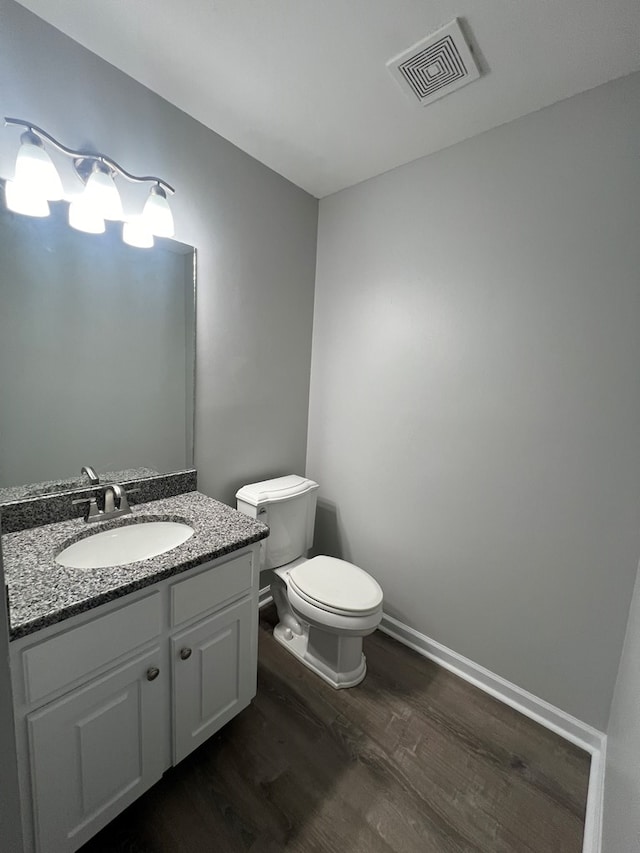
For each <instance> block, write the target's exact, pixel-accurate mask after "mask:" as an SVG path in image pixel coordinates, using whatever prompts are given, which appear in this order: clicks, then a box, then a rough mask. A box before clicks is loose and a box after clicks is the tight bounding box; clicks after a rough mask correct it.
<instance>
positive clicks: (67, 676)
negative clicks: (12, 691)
mask: <svg viewBox="0 0 640 853" xmlns="http://www.w3.org/2000/svg"><path fill="white" fill-rule="evenodd" d="M161 631H162V608H161V605H160V594H159V593H158V592H154V593H152V594H151V595H148V596H146V597H145V598H142V599H140V600H139V601H136V602H134V603H133V604H128V605H127V606H126V607H121V608H120V609H119V610H113V611H112V612H111V613H107V614H106V615H105V616H100V617H99V618H98V619H93V620H91V621H90V622H86V623H85V624H84V625H80V626H79V627H77V628H72V629H71V630H70V631H65V632H64V633H63V634H58V635H57V636H55V637H52V638H51V639H48V640H45V641H44V642H43V643H40V644H39V645H37V646H31V648H29V649H27V650H26V651H25V652H24V653H23V655H22V662H23V667H24V679H25V687H26V695H27V701H28V702H29V703H30V704H31V703H33V702H36V701H37V700H38V699H42V698H43V697H45V696H48V695H49V694H50V693H53V692H54V691H55V690H59V689H60V688H62V687H65V686H66V685H67V684H72V683H73V682H74V681H76V680H77V679H79V678H82V677H83V676H85V675H89V674H93V672H95V670H98V669H100V667H102V666H104V665H105V664H108V663H109V662H110V661H112V660H116V659H117V658H119V657H120V656H121V655H124V654H126V653H127V652H130V651H132V650H133V649H136V648H137V647H138V646H141V645H143V643H146V642H148V641H150V640H153V639H154V638H155V637H157V636H159V635H160V633H161Z"/></svg>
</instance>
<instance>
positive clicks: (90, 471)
mask: <svg viewBox="0 0 640 853" xmlns="http://www.w3.org/2000/svg"><path fill="white" fill-rule="evenodd" d="M80 473H81V474H86V475H87V477H88V478H89V482H90V483H91V485H92V486H97V485H98V484H99V483H100V477H98V475H97V474H96V471H95V468H92V467H91V465H83V466H82V471H80Z"/></svg>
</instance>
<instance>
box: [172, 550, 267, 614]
mask: <svg viewBox="0 0 640 853" xmlns="http://www.w3.org/2000/svg"><path fill="white" fill-rule="evenodd" d="M252 582H253V578H252V569H251V554H242V556H240V557H236V558H235V559H234V560H229V561H228V562H226V563H222V564H221V565H218V566H214V567H213V568H211V569H208V570H207V571H204V572H201V573H200V574H199V575H196V576H195V577H193V578H189V579H188V580H185V581H181V582H180V583H177V584H175V585H174V586H173V587H172V588H171V624H172V625H180V624H181V623H182V622H186V621H187V620H189V619H195V618H196V617H197V616H200V615H202V614H204V613H207V612H209V611H210V610H212V609H213V608H214V607H217V605H219V604H222V603H223V602H225V601H228V600H229V599H230V598H233V597H234V596H236V595H239V594H240V593H241V592H244V591H245V590H248V589H250V588H251V585H252Z"/></svg>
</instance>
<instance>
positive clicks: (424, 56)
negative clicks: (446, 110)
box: [387, 18, 480, 106]
mask: <svg viewBox="0 0 640 853" xmlns="http://www.w3.org/2000/svg"><path fill="white" fill-rule="evenodd" d="M387 68H388V69H389V71H390V72H391V73H392V74H393V76H394V77H395V79H396V80H397V81H398V83H399V84H400V85H401V86H402V88H403V90H404V91H405V92H408V93H409V94H410V95H411V96H412V98H414V99H416V98H417V100H418V101H419V102H420V103H421V104H422V105H423V106H424V105H426V104H430V103H431V102H432V101H435V100H436V99H437V98H442V97H444V95H448V94H449V93H450V92H455V90H456V89H460V88H461V86H466V84H467V83H471V81H472V80H477V79H478V77H479V76H480V72H479V70H478V66H477V65H476V63H475V60H474V58H473V54H472V53H471V51H470V50H469V47H468V45H467V43H466V41H465V39H464V36H463V34H462V30H461V29H460V24H459V23H458V19H457V18H455V19H454V20H453V21H451V23H450V24H447V26H446V27H442V28H441V29H439V30H438V31H437V32H435V33H432V34H431V35H430V36H427V38H425V39H422V41H419V42H418V43H417V44H414V45H413V47H410V48H409V49H408V50H404V51H403V52H402V53H401V54H399V55H398V56H395V57H394V58H393V59H390V60H389V62H387Z"/></svg>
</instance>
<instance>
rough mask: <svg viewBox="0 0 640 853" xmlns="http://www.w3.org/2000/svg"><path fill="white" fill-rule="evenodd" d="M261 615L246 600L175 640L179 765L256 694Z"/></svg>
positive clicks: (176, 756) (176, 755) (175, 750)
mask: <svg viewBox="0 0 640 853" xmlns="http://www.w3.org/2000/svg"><path fill="white" fill-rule="evenodd" d="M255 611H256V606H255V601H254V600H253V599H252V598H251V599H245V600H243V601H240V602H238V603H237V604H235V605H233V606H232V607H228V608H227V609H226V610H223V611H221V612H220V613H218V614H216V615H215V616H212V617H210V618H209V619H204V620H203V621H202V622H198V623H197V625H195V626H194V627H192V628H190V629H189V630H187V631H183V632H182V633H180V634H176V635H175V636H174V637H172V639H171V651H172V658H173V690H174V700H173V701H174V718H173V719H174V740H173V757H174V764H177V763H178V761H182V759H183V758H184V757H185V756H186V755H188V754H189V753H190V752H191V751H192V750H193V749H195V748H196V747H197V746H200V744H201V743H203V742H204V741H205V740H206V739H207V738H208V737H210V736H211V735H212V734H213V733H214V732H216V731H217V730H218V729H219V728H221V727H222V726H223V725H224V724H225V723H226V722H228V721H229V720H230V719H231V718H232V717H234V716H235V715H236V714H237V713H238V712H239V711H241V710H242V709H243V708H244V707H246V706H247V705H248V704H249V702H250V701H251V699H252V698H253V696H255V692H256V665H257V662H256V661H255V659H254V657H255V656H254V655H253V654H252V645H251V628H252V622H253V620H254V619H257V615H256V612H255Z"/></svg>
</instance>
